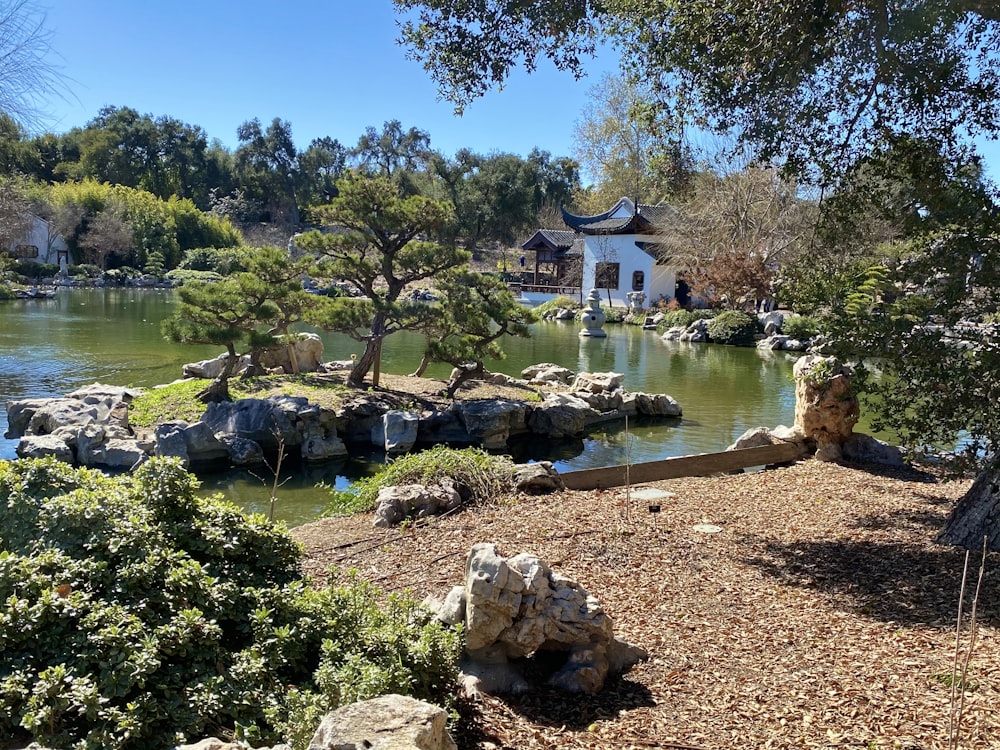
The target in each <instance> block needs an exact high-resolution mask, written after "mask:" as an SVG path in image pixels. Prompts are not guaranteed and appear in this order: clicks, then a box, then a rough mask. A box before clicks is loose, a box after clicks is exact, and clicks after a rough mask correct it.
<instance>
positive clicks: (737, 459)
mask: <svg viewBox="0 0 1000 750" xmlns="http://www.w3.org/2000/svg"><path fill="white" fill-rule="evenodd" d="M804 455H805V452H804V451H803V450H802V448H801V447H799V446H798V445H796V444H795V443H779V444H778V445H764V446H760V447H758V448H741V449H739V450H735V451H722V452H720V453H699V454H697V455H694V456H678V457H676V458H665V459H663V460H662V461H646V462H644V463H639V464H632V465H631V466H629V467H628V474H627V481H626V472H625V469H626V467H625V466H608V467H605V468H602V469H584V470H583V471H569V472H566V473H565V474H560V475H559V476H560V477H562V480H563V482H565V483H566V487H567V488H569V489H571V490H597V489H604V488H606V487H624V486H625V485H626V484H642V483H644V482H656V481H659V480H661V479H677V478H679V477H703V476H707V475H710V474H726V473H729V472H732V471H739V470H740V469H746V468H749V467H751V466H767V465H768V464H783V463H787V462H789V461H795V460H796V459H798V458H802V456H804Z"/></svg>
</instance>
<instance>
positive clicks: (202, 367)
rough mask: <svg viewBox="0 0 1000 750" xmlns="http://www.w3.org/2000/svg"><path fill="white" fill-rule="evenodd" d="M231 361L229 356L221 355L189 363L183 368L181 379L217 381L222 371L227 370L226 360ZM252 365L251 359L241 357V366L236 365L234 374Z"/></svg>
mask: <svg viewBox="0 0 1000 750" xmlns="http://www.w3.org/2000/svg"><path fill="white" fill-rule="evenodd" d="M228 359H229V355H228V354H220V355H219V356H218V357H214V358H212V359H203V360H201V361H200V362H189V363H188V364H186V365H184V366H183V367H182V368H181V377H183V378H205V379H207V380H215V379H216V378H217V377H219V376H220V375H221V374H222V371H223V370H225V368H226V360H228ZM249 364H250V357H247V356H245V355H244V356H242V357H240V361H239V364H237V365H236V369H235V370H233V372H232V374H233V375H236V374H237V373H240V372H242V371H243V370H245V369H246V368H247V366H248V365H249Z"/></svg>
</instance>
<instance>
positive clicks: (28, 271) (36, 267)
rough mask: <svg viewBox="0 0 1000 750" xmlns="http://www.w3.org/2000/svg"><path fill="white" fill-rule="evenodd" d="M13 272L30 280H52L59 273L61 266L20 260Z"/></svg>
mask: <svg viewBox="0 0 1000 750" xmlns="http://www.w3.org/2000/svg"><path fill="white" fill-rule="evenodd" d="M12 270H13V271H14V273H19V274H21V275H22V276H25V277H27V278H29V279H34V280H37V279H44V278H51V277H52V276H55V275H56V274H57V273H59V266H57V265H55V264H54V263H39V262H38V261H34V260H24V259H22V260H18V261H17V262H16V263H15V264H14V266H13V268H12Z"/></svg>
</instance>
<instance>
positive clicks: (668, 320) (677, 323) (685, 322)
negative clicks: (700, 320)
mask: <svg viewBox="0 0 1000 750" xmlns="http://www.w3.org/2000/svg"><path fill="white" fill-rule="evenodd" d="M695 320H697V318H696V317H695V314H694V313H693V312H691V311H690V310H671V311H670V312H668V313H666V314H665V315H664V316H663V320H661V321H660V323H659V326H658V328H662V329H664V330H667V329H669V328H687V327H688V326H689V325H691V324H692V323H693V322H694V321H695Z"/></svg>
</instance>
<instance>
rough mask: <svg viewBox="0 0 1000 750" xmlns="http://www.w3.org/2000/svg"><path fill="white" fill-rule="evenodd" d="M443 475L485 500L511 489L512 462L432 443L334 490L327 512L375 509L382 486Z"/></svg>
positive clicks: (427, 481)
mask: <svg viewBox="0 0 1000 750" xmlns="http://www.w3.org/2000/svg"><path fill="white" fill-rule="evenodd" d="M445 477H447V478H449V479H451V480H453V481H454V482H455V484H456V485H458V486H459V487H460V488H463V489H465V490H466V491H467V492H468V493H469V495H470V499H471V500H473V501H486V500H491V499H494V498H497V497H500V496H502V495H503V494H505V493H507V492H510V491H511V490H512V488H513V486H514V464H513V463H512V462H511V460H510V459H509V458H507V457H506V456H494V455H492V454H490V453H487V452H486V451H484V450H482V449H480V448H461V449H457V448H448V447H447V446H444V445H435V446H434V447H433V448H430V449H428V450H425V451H420V452H418V453H407V454H406V455H403V456H400V457H399V458H397V459H396V460H395V461H393V462H392V463H391V464H386V465H385V466H383V467H382V468H381V469H379V471H378V472H377V473H376V474H374V475H373V476H370V477H364V478H362V479H359V480H358V481H356V482H354V484H352V485H351V489H350V490H346V491H335V492H334V493H333V499H332V500H331V501H330V503H329V505H327V507H326V513H327V514H328V515H345V514H350V513H365V512H368V511H370V510H374V508H375V503H376V500H377V498H378V492H379V490H380V489H382V488H383V487H392V486H394V485H399V484H433V483H436V482H438V481H440V480H441V479H442V478H445Z"/></svg>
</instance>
